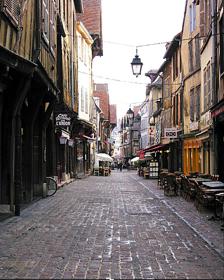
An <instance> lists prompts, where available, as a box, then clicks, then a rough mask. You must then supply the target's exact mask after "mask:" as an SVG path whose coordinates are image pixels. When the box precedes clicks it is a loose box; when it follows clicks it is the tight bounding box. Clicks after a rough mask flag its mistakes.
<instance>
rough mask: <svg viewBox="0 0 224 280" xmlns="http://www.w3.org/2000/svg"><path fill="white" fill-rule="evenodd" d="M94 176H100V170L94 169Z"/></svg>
mask: <svg viewBox="0 0 224 280" xmlns="http://www.w3.org/2000/svg"><path fill="white" fill-rule="evenodd" d="M94 176H100V170H99V168H94Z"/></svg>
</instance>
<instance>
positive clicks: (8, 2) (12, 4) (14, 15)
mask: <svg viewBox="0 0 224 280" xmlns="http://www.w3.org/2000/svg"><path fill="white" fill-rule="evenodd" d="M20 2H21V1H20V0H2V1H0V9H1V10H2V11H3V12H4V14H5V15H6V16H7V17H9V18H10V20H11V22H12V23H13V24H14V25H15V26H18V24H19V16H20V9H21V4H20Z"/></svg>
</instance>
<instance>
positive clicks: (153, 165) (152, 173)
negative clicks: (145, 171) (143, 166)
mask: <svg viewBox="0 0 224 280" xmlns="http://www.w3.org/2000/svg"><path fill="white" fill-rule="evenodd" d="M158 176H159V163H158V161H155V160H154V161H150V162H149V178H155V179H157V178H158Z"/></svg>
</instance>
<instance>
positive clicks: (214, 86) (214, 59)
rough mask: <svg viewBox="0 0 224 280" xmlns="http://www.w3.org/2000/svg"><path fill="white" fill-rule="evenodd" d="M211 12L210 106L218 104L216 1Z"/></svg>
mask: <svg viewBox="0 0 224 280" xmlns="http://www.w3.org/2000/svg"><path fill="white" fill-rule="evenodd" d="M211 10H212V105H215V104H216V103H217V102H218V91H217V89H218V71H217V67H218V65H217V0H212V1H211ZM215 127H216V122H215V119H213V132H212V140H213V141H212V142H213V145H212V148H213V159H214V160H213V163H214V166H213V172H214V173H215V174H218V173H217V172H218V170H217V168H218V165H217V137H216V132H215Z"/></svg>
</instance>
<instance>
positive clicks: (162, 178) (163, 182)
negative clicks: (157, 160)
mask: <svg viewBox="0 0 224 280" xmlns="http://www.w3.org/2000/svg"><path fill="white" fill-rule="evenodd" d="M167 174H168V171H165V170H163V169H161V171H160V172H159V176H158V185H159V186H160V189H164V186H166V185H167V178H166V176H167Z"/></svg>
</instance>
